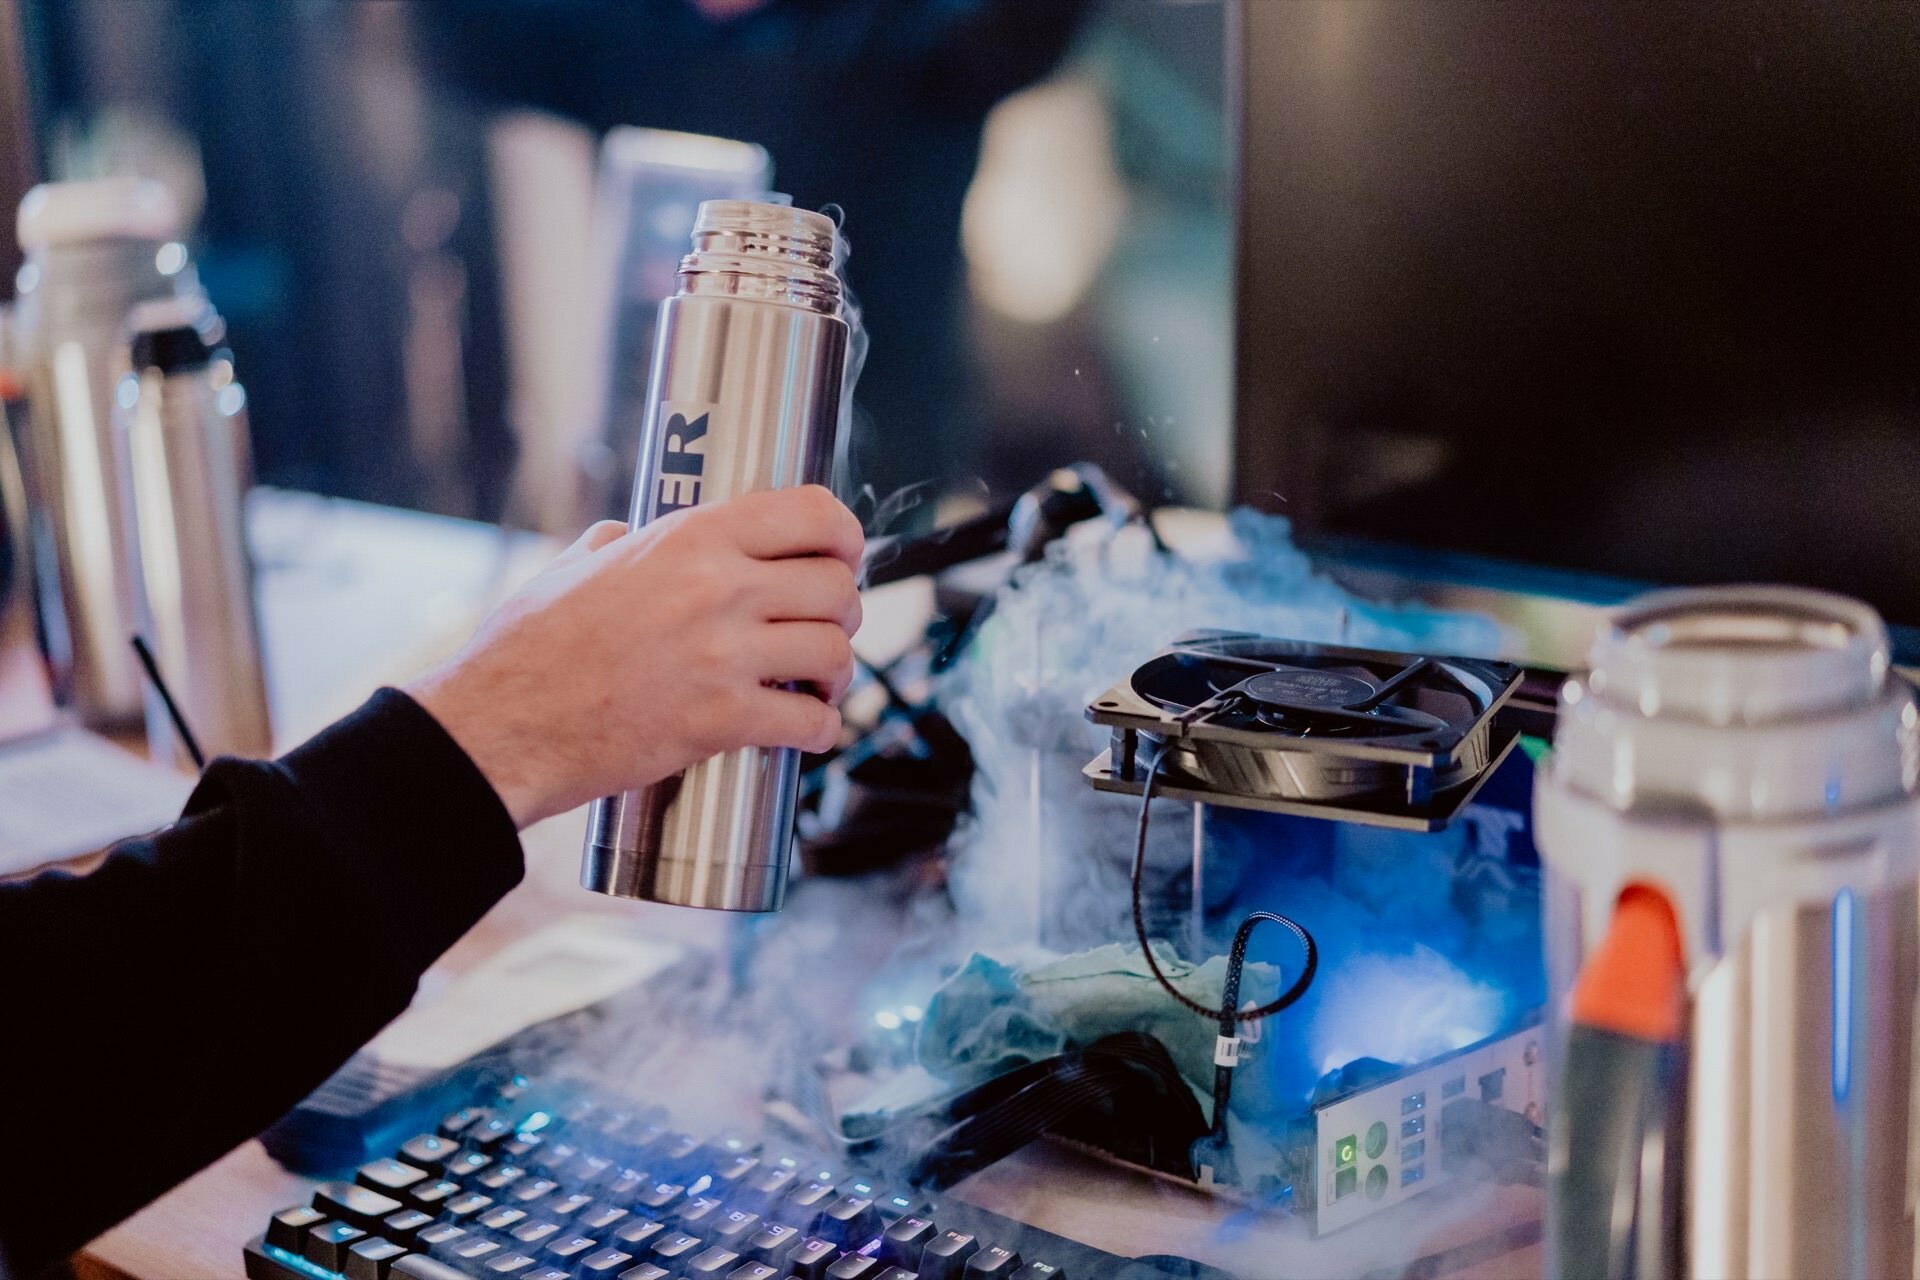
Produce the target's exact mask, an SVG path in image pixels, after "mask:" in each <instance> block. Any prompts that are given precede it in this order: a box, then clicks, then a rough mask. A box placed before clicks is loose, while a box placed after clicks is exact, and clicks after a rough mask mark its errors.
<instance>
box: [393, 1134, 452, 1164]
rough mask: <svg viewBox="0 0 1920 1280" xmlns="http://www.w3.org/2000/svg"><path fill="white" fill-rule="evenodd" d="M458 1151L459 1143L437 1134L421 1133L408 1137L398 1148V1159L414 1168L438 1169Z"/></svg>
mask: <svg viewBox="0 0 1920 1280" xmlns="http://www.w3.org/2000/svg"><path fill="white" fill-rule="evenodd" d="M459 1152H460V1144H459V1143H457V1142H448V1141H447V1140H446V1139H445V1138H442V1137H440V1136H439V1135H437V1134H432V1133H423V1134H421V1135H420V1136H419V1137H417V1138H409V1139H408V1140H407V1143H406V1145H405V1146H403V1147H401V1148H400V1160H401V1161H402V1162H404V1163H406V1164H410V1165H412V1166H413V1167H414V1168H416V1169H438V1168H439V1167H440V1166H441V1165H443V1164H445V1163H446V1162H447V1161H449V1160H451V1159H452V1158H453V1157H454V1156H456V1155H458V1154H459Z"/></svg>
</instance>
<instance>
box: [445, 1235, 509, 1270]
mask: <svg viewBox="0 0 1920 1280" xmlns="http://www.w3.org/2000/svg"><path fill="white" fill-rule="evenodd" d="M501 1252H503V1250H502V1249H501V1248H500V1243H499V1241H497V1240H488V1239H485V1238H484V1237H481V1236H470V1237H468V1238H467V1239H466V1240H463V1241H461V1242H460V1243H459V1244H456V1245H454V1246H453V1263H454V1265H455V1266H468V1267H471V1266H473V1265H475V1264H476V1263H481V1262H485V1261H486V1260H487V1259H489V1258H491V1257H493V1256H494V1255H495V1254H498V1253H501Z"/></svg>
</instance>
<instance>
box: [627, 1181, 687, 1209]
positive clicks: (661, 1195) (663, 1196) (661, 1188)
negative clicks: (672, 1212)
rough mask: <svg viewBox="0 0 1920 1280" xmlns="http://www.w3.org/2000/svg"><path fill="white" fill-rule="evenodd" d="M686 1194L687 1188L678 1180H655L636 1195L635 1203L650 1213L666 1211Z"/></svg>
mask: <svg viewBox="0 0 1920 1280" xmlns="http://www.w3.org/2000/svg"><path fill="white" fill-rule="evenodd" d="M686 1194H687V1189H686V1188H685V1187H684V1186H682V1185H680V1184H679V1183H677V1182H655V1183H653V1184H651V1185H650V1186H648V1187H647V1188H646V1189H645V1190H643V1191H641V1192H640V1193H639V1194H638V1195H636V1196H634V1198H633V1203H634V1204H635V1205H637V1206H638V1207H639V1208H641V1209H643V1210H645V1211H646V1212H648V1213H656V1214H657V1213H665V1212H666V1211H667V1210H668V1209H671V1208H672V1207H673V1206H674V1205H676V1204H679V1203H680V1200H681V1197H683V1196H685V1195H686Z"/></svg>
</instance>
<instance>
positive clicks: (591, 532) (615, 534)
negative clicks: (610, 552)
mask: <svg viewBox="0 0 1920 1280" xmlns="http://www.w3.org/2000/svg"><path fill="white" fill-rule="evenodd" d="M626 531H627V526H626V525H625V524H623V523H622V522H620V521H618V520H597V521H595V522H594V523H593V524H591V525H589V526H588V527H587V531H586V532H585V533H583V534H581V535H580V536H579V537H578V538H576V539H574V542H573V545H572V546H570V547H568V548H567V549H566V550H565V551H562V552H561V553H560V554H559V555H557V556H555V557H554V558H553V560H552V562H551V563H550V564H549V565H548V566H547V567H548V568H550V569H558V568H560V567H561V566H563V565H569V564H572V563H574V562H575V561H576V560H584V559H586V558H587V557H588V556H590V555H592V554H593V553H594V552H596V551H598V550H599V549H600V548H602V547H604V546H606V545H607V544H608V543H610V542H613V541H615V540H616V539H618V538H619V537H620V536H621V535H623V534H625V533H626Z"/></svg>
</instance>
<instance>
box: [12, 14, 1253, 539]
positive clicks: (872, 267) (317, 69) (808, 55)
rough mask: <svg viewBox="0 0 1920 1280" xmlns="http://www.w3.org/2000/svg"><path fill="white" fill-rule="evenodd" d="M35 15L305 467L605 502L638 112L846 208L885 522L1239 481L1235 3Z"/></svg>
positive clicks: (492, 502)
mask: <svg viewBox="0 0 1920 1280" xmlns="http://www.w3.org/2000/svg"><path fill="white" fill-rule="evenodd" d="M22 3H23V4H24V14H23V18H24V21H25V26H26V30H27V32H28V41H27V45H28V54H29V60H30V64H31V68H32V71H33V72H34V74H33V76H32V80H33V82H34V84H35V86H36V89H37V92H38V95H39V101H38V102H37V104H36V106H37V113H38V115H39V117H40V119H41V120H42V121H43V122H44V127H43V128H42V129H41V130H40V134H41V142H42V149H43V153H44V154H43V160H44V169H45V171H46V172H47V173H48V174H49V175H50V176H54V177H82V176H91V175H95V174H100V173H106V172H119V171H129V170H131V171H134V172H142V173H146V174H148V175H150V176H154V177H159V178H162V179H164V180H166V181H167V182H168V183H169V184H170V185H171V186H173V187H174V188H175V190H176V191H177V192H178V193H179V194H180V195H181V196H182V197H183V202H184V203H185V204H186V206H187V208H188V211H189V213H190V214H191V215H193V216H194V217H195V224H194V227H193V231H192V234H191V236H190V243H191V247H192V249H193V251H194V253H195V255H196V258H197V260H198V262H199V264H200V269H201V274H202V277H203V279H204V281H205V283H206V286H207V288H208V291H209V293H210V294H211V296H212V298H213V300H214V302H215V304H216V305H217V306H218V307H220V309H221V310H222V312H223V313H224V314H225V316H226V319H227V322H228V325H229V328H230V331H231V333H232V335H233V345H234V348H235V354H236V360H237V365H238V367H239V369H240V370H241V371H242V376H243V377H244V378H245V379H246V380H247V382H248V383H249V384H250V388H251V391H252V394H251V397H250V407H251V413H252V423H253V430H254V434H255V437H256V441H255V446H256V456H257V461H258V469H259V474H260V477H261V479H262V480H264V481H266V482H268V483H272V484H278V485H285V486H292V487H299V488H305V489H313V490H317V491H320V492H324V493H330V494H339V495H346V496H351V497H358V498H366V499H372V500H376V501H381V502H388V503H398V504H402V505H407V506H416V507H422V508H426V509H430V510H434V511H441V512H447V513H451V514H460V515H473V516H478V517H481V518H485V519H500V518H509V519H513V520H515V521H518V522H521V523H525V524H530V525H534V526H537V527H545V528H550V529H553V530H555V531H563V530H564V529H565V528H566V527H569V526H572V525H577V523H578V522H579V521H580V520H582V519H585V518H587V517H589V516H591V515H597V514H600V513H599V512H598V511H590V512H583V511H580V510H578V509H577V507H578V501H577V497H578V495H577V492H576V489H575V487H574V486H573V485H572V484H571V483H570V478H569V476H568V474H567V473H568V472H569V470H570V469H571V468H572V466H573V465H574V463H575V461H576V459H577V457H578V456H579V455H581V454H582V453H583V452H584V451H585V450H586V446H588V445H589V444H590V443H591V442H592V440H593V439H594V438H595V436H596V433H597V432H598V430H599V424H597V423H595V422H592V421H589V419H590V418H591V417H592V416H593V414H594V413H595V411H596V406H595V402H594V397H593V395H592V394H591V387H590V384H591V383H592V381H593V378H594V374H593V372H592V371H591V370H590V369H589V367H588V363H589V362H590V360H591V359H592V352H591V347H592V341H591V339H592V336H593V335H592V334H591V333H590V332H589V329H590V328H591V326H592V324H593V321H594V317H593V315H592V308H591V305H590V302H591V298H592V295H593V291H594V290H595V289H596V288H597V287H598V284H599V282H597V281H595V280H594V279H593V278H592V275H593V272H594V270H595V264H594V262H593V261H592V259H591V257H590V255H589V252H588V250H589V246H590V242H591V240H592V234H591V232H592V228H591V225H590V224H591V222H592V218H593V215H594V193H593V184H594V176H595V148H596V146H597V143H598V140H599V138H600V137H601V136H602V135H603V134H604V132H605V131H606V130H608V129H609V128H612V127H614V126H619V125H641V126H648V127H652V128H657V129H673V130H683V131H689V132H693V133H700V134H709V135H716V136H719V137H723V138H733V139H742V140H746V141H750V142H754V143H758V144H760V145H761V146H763V147H765V148H766V149H767V151H768V153H769V155H770V158H771V161H772V166H773V180H774V186H775V188H776V189H778V190H780V191H784V192H787V193H790V194H791V195H792V196H793V198H794V200H795V201H796V203H799V204H801V205H805V206H808V207H815V208H817V207H820V206H822V205H825V204H827V203H829V202H832V203H837V204H839V205H840V206H842V208H844V209H845V211H846V231H847V235H848V238H849V240H850V242H851V244H852V257H851V261H850V265H849V272H850V276H851V280H852V284H853V286H854V289H855V291H856V293H857V294H858V296H859V298H860V301H861V303H862V305H863V307H864V309H865V317H866V321H867V324H868V326H869V328H870V330H871V333H872V351H871V355H870V358H869V361H868V365H867V368H866V370H865V372H864V374H863V376H862V378H861V380H860V383H859V391H858V397H857V399H858V404H859V410H860V417H859V422H858V428H859V429H858V433H857V438H856V441H855V448H854V472H855V474H854V475H853V476H852V477H851V479H852V480H853V481H854V483H855V484H856V485H859V486H863V487H864V491H865V493H866V496H865V497H864V498H863V503H864V504H866V505H868V506H869V509H871V506H873V505H877V504H878V503H879V502H881V501H884V500H885V499H886V498H887V497H889V496H890V495H899V494H900V493H901V491H902V490H907V491H908V493H907V494H906V495H905V496H904V497H900V498H896V502H895V504H894V505H895V507H896V508H900V507H907V508H909V509H910V510H909V513H908V514H907V515H906V516H905V517H904V518H905V520H906V521H908V522H912V521H914V520H924V519H926V518H928V516H929V513H930V511H931V508H932V505H933V504H932V501H931V499H933V498H935V497H937V496H938V495H939V494H942V493H959V494H963V495H964V494H968V493H973V494H979V493H984V492H987V491H992V492H996V493H997V492H1004V491H1007V490H1011V489H1021V488H1025V487H1026V486H1027V485H1029V484H1031V483H1032V482H1033V481H1034V480H1035V479H1037V478H1038V477H1039V475H1041V474H1043V473H1044V471H1045V470H1046V469H1047V468H1048V467H1051V466H1054V465H1057V464H1059V463H1061V462H1064V461H1071V460H1073V459H1075V458H1082V457H1088V458H1093V459H1095V460H1097V461H1101V462H1104V463H1106V464H1108V465H1109V467H1110V468H1112V469H1113V470H1114V471H1115V472H1116V473H1117V474H1118V475H1120V476H1121V477H1122V479H1123V481H1124V482H1125V483H1128V484H1130V485H1132V486H1134V487H1136V488H1137V489H1139V490H1141V491H1142V492H1145V493H1149V494H1153V495H1155V496H1158V497H1161V498H1178V499H1182V500H1189V501H1199V502H1210V503H1218V502H1220V501H1221V500H1222V499H1223V498H1224V494H1225V484H1226V478H1225V477H1226V457H1225V450H1226V447H1227V440H1228V435H1229V423H1228V418H1227V396H1228V394H1229V378H1228V370H1229V368H1230V352H1229V349H1228V348H1229V320H1228V317H1229V309H1230V300H1229V298H1228V289H1229V279H1230V273H1229V265H1228V261H1229V250H1228V243H1229V241H1228V234H1227V226H1228V208H1227V206H1228V198H1229V185H1228V179H1227V174H1228V163H1227V160H1228V156H1227V145H1228V144H1227V136H1228V135H1227V133H1226V130H1225V128H1224V122H1223V116H1222V104H1223V100H1224V79H1225V74H1224V73H1225V57H1224V29H1225V17H1224V11H1225V6H1224V5H1223V4H1221V3H1218V2H1214V3H1177V2H1174V0H408V2H405V3H393V2H385V0H332V2H328V0H319V2H316V3H300V4H282V3H263V2H261V0H22ZM1176 404H1178V405H1180V406H1182V410H1181V411H1179V412H1176V410H1175V409H1174V408H1173V406H1174V405H1176ZM1175 436H1177V437H1178V438H1177V439H1171V437H1175ZM599 500H603V501H602V502H601V505H603V507H604V509H606V510H610V511H613V512H617V513H624V508H625V505H626V499H625V494H624V493H621V494H618V495H611V496H609V495H604V494H603V495H599ZM916 503H917V504H918V506H917V509H916V508H915V504H916Z"/></svg>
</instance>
